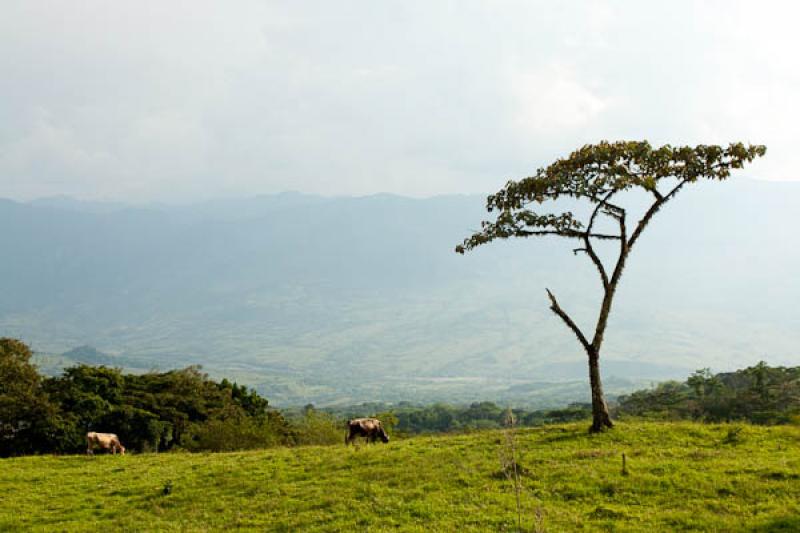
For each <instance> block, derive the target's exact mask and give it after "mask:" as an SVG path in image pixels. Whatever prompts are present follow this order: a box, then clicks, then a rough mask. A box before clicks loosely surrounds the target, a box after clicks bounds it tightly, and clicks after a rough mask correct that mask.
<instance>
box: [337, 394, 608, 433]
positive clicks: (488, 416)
mask: <svg viewBox="0 0 800 533" xmlns="http://www.w3.org/2000/svg"><path fill="white" fill-rule="evenodd" d="M329 412H330V413H331V414H332V415H334V416H336V417H339V418H354V417H357V416H364V415H365V414H368V413H375V415H374V416H376V417H377V418H379V419H380V420H381V421H382V422H383V423H384V426H386V427H387V428H388V429H389V430H390V432H394V433H396V434H401V435H403V434H405V435H410V434H417V433H446V432H454V431H471V430H480V429H499V428H502V427H504V426H505V424H506V419H507V416H508V408H507V407H501V406H499V405H497V404H495V403H493V402H473V403H471V404H469V405H449V404H445V403H436V404H433V405H413V404H410V403H407V402H401V403H400V404H398V405H387V404H382V403H369V404H362V405H360V406H354V407H346V408H338V409H331V410H329ZM513 413H514V419H515V420H516V421H517V422H518V423H519V424H520V425H523V426H539V425H543V424H550V423H559V422H569V421H572V420H584V419H586V418H588V417H590V416H591V413H592V411H591V404H583V403H575V404H571V405H569V406H568V407H566V408H563V409H542V410H535V411H529V410H526V409H513Z"/></svg>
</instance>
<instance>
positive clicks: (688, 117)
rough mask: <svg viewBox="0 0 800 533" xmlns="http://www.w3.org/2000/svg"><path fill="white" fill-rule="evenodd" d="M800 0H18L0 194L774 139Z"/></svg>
mask: <svg viewBox="0 0 800 533" xmlns="http://www.w3.org/2000/svg"><path fill="white" fill-rule="evenodd" d="M798 14H800V6H795V4H793V3H788V2H785V3H779V2H764V3H759V4H753V3H750V2H727V1H726V2H703V3H698V2H689V1H678V2H672V3H669V4H653V3H644V2H635V1H633V0H618V1H612V0H608V1H603V2H591V3H588V4H587V3H582V2H563V3H557V4H554V3H553V2H544V1H540V2H521V1H520V2H508V3H504V4H497V3H494V2H491V3H487V2H482V1H479V0H475V1H464V2H458V3H448V2H442V3H438V2H434V3H407V2H396V3H379V4H376V3H370V2H355V3H347V4H342V5H338V4H334V3H312V2H292V3H272V2H266V3H263V2H238V3H236V4H229V3H228V4H226V3H217V2H202V1H197V2H169V3H165V2H157V1H154V0H152V1H151V0H148V1H143V2H137V3H135V4H119V3H111V4H109V3H107V2H103V1H101V0H87V1H84V2H80V3H79V4H74V3H73V4H66V3H65V4H61V3H51V2H43V1H37V0H24V1H8V2H6V3H4V13H3V17H2V18H0V49H2V50H3V51H4V53H3V54H0V70H2V72H3V73H4V76H3V84H2V85H0V196H11V197H19V198H26V197H33V196H39V195H44V194H59V193H68V194H74V195H78V196H83V197H109V198H134V199H137V200H144V199H155V198H158V199H196V198H201V197H208V196H212V195H217V194H255V193H262V192H274V191H280V190H285V189H300V190H306V191H316V192H323V193H334V194H348V193H356V194H365V193H372V192H378V191H392V192H398V193H404V194H415V195H427V194H435V193H448V192H476V191H481V192H483V191H489V190H492V189H495V188H496V187H497V186H499V185H501V184H502V183H503V182H504V181H505V180H506V179H508V178H511V177H515V176H522V175H526V174H527V173H529V172H530V171H531V170H532V169H534V168H536V167H538V166H540V165H542V164H546V163H547V162H549V161H550V160H552V159H553V158H554V157H557V156H559V155H562V154H563V153H564V152H566V151H569V150H571V149H573V148H575V147H577V146H580V145H582V144H584V143H586V142H594V141H597V140H599V139H603V138H608V139H615V138H643V137H646V138H649V139H650V140H651V141H652V142H655V143H660V142H671V143H674V144H677V143H681V144H682V143H696V142H727V141H729V140H740V139H741V140H745V141H753V142H764V143H766V144H767V145H768V146H769V153H768V157H767V158H766V159H765V160H764V161H763V162H762V163H759V165H758V166H754V167H752V171H751V172H750V174H752V175H756V176H758V177H763V178H770V179H796V178H797V175H796V173H795V171H794V170H793V169H794V168H796V167H798V166H799V165H798V161H797V159H798V157H800V156H798V155H797V152H796V150H794V130H795V127H794V125H795V124H797V123H798V122H800V107H799V106H798V103H797V99H796V97H795V95H796V94H798V93H800V69H798V68H797V60H796V58H797V56H798V52H800V35H798V32H796V31H795V30H794V28H793V21H794V20H795V19H796V18H797V15H798Z"/></svg>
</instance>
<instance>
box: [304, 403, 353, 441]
mask: <svg viewBox="0 0 800 533" xmlns="http://www.w3.org/2000/svg"><path fill="white" fill-rule="evenodd" d="M293 427H294V432H293V433H294V435H293V440H294V442H295V444H299V445H320V444H341V443H343V442H344V437H345V428H344V423H343V422H342V421H341V420H339V419H337V418H335V417H333V416H332V415H329V414H327V413H322V412H320V411H317V410H315V409H306V412H305V414H304V415H303V417H302V418H300V419H299V420H297V421H296V422H295V424H294V425H293Z"/></svg>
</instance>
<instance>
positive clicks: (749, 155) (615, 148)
mask: <svg viewBox="0 0 800 533" xmlns="http://www.w3.org/2000/svg"><path fill="white" fill-rule="evenodd" d="M765 153H766V147H764V146H760V145H756V146H753V145H748V146H745V145H744V144H741V143H735V144H730V145H729V146H727V147H721V146H716V145H711V146H707V145H699V146H696V147H690V146H683V147H673V146H670V145H665V146H662V147H660V148H657V149H654V148H653V147H651V146H650V143H648V142H647V141H640V142H628V141H620V142H614V143H610V142H608V141H603V142H601V143H599V144H596V145H586V146H584V147H583V148H580V149H579V150H576V151H575V152H573V153H572V154H570V155H569V157H567V158H565V159H558V160H557V161H555V162H554V163H553V164H551V165H550V166H548V167H547V168H540V169H539V170H537V171H536V173H535V174H534V175H533V176H530V177H527V178H524V179H521V180H519V181H509V182H508V183H507V184H506V186H505V187H504V188H502V189H501V190H500V191H498V192H497V193H496V194H493V195H491V196H489V197H488V199H487V203H486V208H487V210H488V211H489V212H490V213H491V212H493V211H497V212H498V215H497V218H496V220H494V221H484V222H482V223H481V230H480V231H478V232H476V233H475V234H473V235H472V236H471V237H469V238H467V239H465V240H464V242H463V244H460V245H458V246H457V247H456V252H458V253H461V254H463V253H464V252H465V251H467V250H471V249H473V248H475V247H477V246H480V245H482V244H486V243H488V242H491V241H493V240H495V239H507V238H509V237H540V236H556V237H563V238H566V239H574V240H576V241H578V242H579V243H580V244H579V245H578V246H579V247H578V248H576V249H575V250H574V253H575V254H576V255H577V254H578V253H583V254H585V255H586V256H587V257H588V258H589V259H590V260H591V261H592V263H593V264H594V266H595V267H596V269H597V272H598V274H599V275H600V282H601V283H602V288H603V297H602V301H601V303H600V310H599V312H598V316H597V321H596V323H595V327H594V333H593V334H592V336H591V337H589V336H588V335H586V334H585V333H584V332H583V331H582V330H581V328H580V327H578V325H577V324H576V323H575V321H574V320H573V319H572V318H571V317H570V316H569V315H568V314H567V313H566V312H565V311H564V309H563V308H562V307H561V306H560V305H559V303H558V300H556V297H555V295H554V294H553V293H552V292H551V291H550V290H549V289H547V296H548V297H549V299H550V309H551V310H552V311H553V313H555V314H556V315H557V316H558V317H559V318H561V320H562V321H563V322H564V324H566V325H567V327H569V329H570V330H572V332H573V333H574V334H575V336H576V337H577V338H578V341H579V342H580V344H581V346H582V347H583V349H584V351H585V352H586V355H587V356H588V362H589V383H590V386H591V391H592V426H591V427H590V431H591V432H597V431H602V430H603V429H605V428H610V427H613V423H612V422H611V418H610V417H609V414H608V406H607V404H606V400H605V397H604V395H603V385H602V381H601V379H600V366H599V360H600V350H601V347H602V344H603V336H604V334H605V331H606V325H607V323H608V316H609V312H610V311H611V305H612V303H613V301H614V294H615V293H616V290H617V286H618V285H619V281H620V278H621V277H622V272H623V270H624V268H625V262H626V260H627V259H628V256H629V254H630V252H631V250H632V249H633V247H634V246H635V244H636V243H637V242H638V240H639V238H640V237H641V235H642V232H643V231H644V229H645V228H646V227H647V225H648V224H649V222H650V221H651V220H652V218H653V217H654V216H655V214H656V213H657V212H658V211H659V210H660V209H661V208H662V207H663V206H664V204H666V203H667V202H669V201H670V200H672V199H673V198H674V197H675V196H676V195H677V194H678V192H680V191H681V190H682V189H683V188H684V186H686V185H687V184H691V183H695V182H697V181H698V180H700V179H709V180H724V179H726V178H728V177H729V176H730V173H731V170H733V169H739V168H742V167H743V166H744V164H745V163H749V162H751V161H752V160H753V159H755V158H756V157H760V156H763V155H764V154H765ZM633 190H639V191H644V192H645V193H646V194H647V196H648V197H652V203H650V204H649V207H648V208H647V209H646V210H645V211H644V214H643V215H641V217H637V218H636V219H634V220H631V221H629V220H628V212H627V211H626V209H625V208H624V207H623V206H622V205H621V203H620V202H619V201H618V200H619V199H620V196H621V195H622V193H626V192H629V191H633ZM562 197H564V198H571V199H573V200H575V201H579V202H582V203H583V204H585V205H586V206H587V207H588V208H589V209H588V210H587V212H586V214H585V216H584V217H579V216H577V215H574V214H573V213H572V212H569V211H567V212H563V213H560V214H555V213H538V212H536V211H533V210H532V209H529V206H531V205H532V204H544V203H545V202H549V201H555V200H558V199H559V198H562ZM601 217H606V218H607V220H608V221H609V222H610V223H611V224H612V225H613V227H614V229H613V230H612V231H611V232H608V231H602V230H600V229H598V226H599V225H600V222H599V220H600V218H601ZM580 218H582V219H583V220H581V219H580ZM629 222H635V224H634V225H631V224H629ZM599 241H610V242H615V243H617V244H618V251H617V252H616V253H615V256H616V260H615V261H614V264H613V268H607V266H606V263H607V262H608V261H603V260H602V259H601V257H600V255H599V254H598V249H599V247H598V249H596V245H597V244H598V242H599ZM609 266H610V265H609Z"/></svg>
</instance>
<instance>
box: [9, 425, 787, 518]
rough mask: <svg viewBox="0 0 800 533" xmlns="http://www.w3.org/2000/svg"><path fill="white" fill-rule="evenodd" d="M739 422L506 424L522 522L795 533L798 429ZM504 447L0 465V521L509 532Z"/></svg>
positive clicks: (400, 446)
mask: <svg viewBox="0 0 800 533" xmlns="http://www.w3.org/2000/svg"><path fill="white" fill-rule="evenodd" d="M737 427H738V426H737ZM744 427H745V430H744V432H746V437H745V438H741V439H740V441H739V443H738V444H736V445H728V444H723V443H722V440H723V439H724V438H725V436H726V435H727V433H728V430H729V429H731V426H729V425H727V424H719V425H717V424H698V423H692V422H676V423H665V422H658V423H656V422H641V421H636V422H624V421H622V422H619V423H618V424H617V429H616V430H615V431H613V432H608V433H603V434H598V435H588V434H586V431H585V423H584V422H580V423H575V424H568V425H551V426H545V427H542V428H534V429H526V428H519V429H517V430H516V436H515V447H516V449H517V450H518V452H519V454H520V455H519V461H520V464H521V465H524V468H523V469H520V470H519V472H520V483H521V486H522V488H523V490H522V491H520V493H519V496H520V509H521V523H522V530H523V531H536V530H540V531H541V530H544V531H631V532H633V531H659V532H660V531H797V530H798V526H800V521H798V516H800V482H799V481H800V448H798V446H797V444H798V442H800V429H798V428H795V427H789V426H783V427H759V426H747V425H745V426H744ZM505 442H506V440H505V437H504V432H503V431H502V430H492V431H482V432H475V433H470V434H460V435H453V436H451V435H448V436H418V437H414V438H410V439H402V440H398V441H395V440H393V441H392V442H391V443H390V444H389V445H386V446H362V447H359V448H358V449H354V448H352V447H349V448H348V447H345V446H344V444H343V443H337V444H336V445H335V446H309V447H302V448H292V449H286V448H273V449H270V450H262V451H248V452H236V453H220V454H159V455H155V454H142V455H126V456H124V457H120V456H96V457H94V458H91V459H89V458H86V457H78V456H72V457H52V456H51V457H21V458H13V459H4V460H2V461H0V494H2V495H3V496H2V498H3V505H2V506H0V530H3V531H28V530H34V531H38V530H42V531H44V530H48V531H51V530H53V531H68V532H71V531H86V530H87V529H91V530H109V531H172V530H186V531H228V530H247V531H250V530H252V531H286V532H289V531H388V530H393V531H394V530H396V531H419V532H422V531H465V532H466V531H474V532H484V531H516V530H517V520H518V515H517V506H516V502H515V493H514V491H512V490H509V482H508V479H507V478H506V476H505V475H503V474H502V472H501V467H502V465H501V460H500V457H499V452H500V450H501V449H502V448H503V447H504V446H505ZM623 452H625V454H626V457H627V463H628V465H627V466H628V468H627V471H628V475H627V476H625V475H623V474H622V472H621V462H620V461H621V454H622V453H623ZM53 487H63V490H57V491H55V492H54V489H53ZM54 494H56V495H57V497H55V496H54Z"/></svg>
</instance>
